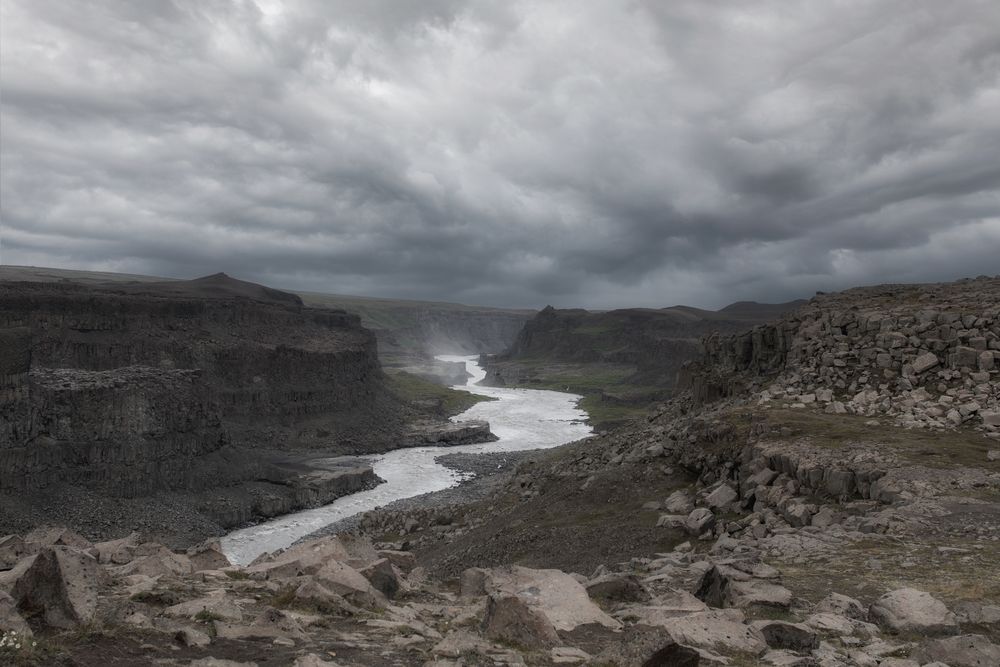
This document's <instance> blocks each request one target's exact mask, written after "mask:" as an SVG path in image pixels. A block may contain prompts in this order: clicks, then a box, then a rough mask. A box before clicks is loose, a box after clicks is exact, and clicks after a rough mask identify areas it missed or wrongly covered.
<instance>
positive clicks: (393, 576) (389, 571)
mask: <svg viewBox="0 0 1000 667" xmlns="http://www.w3.org/2000/svg"><path fill="white" fill-rule="evenodd" d="M360 573H361V576H363V577H364V578H365V579H367V580H368V581H369V583H371V585H372V587H373V588H374V589H375V590H377V591H379V592H380V593H382V595H384V596H386V597H387V598H389V599H390V600H391V599H392V598H394V597H396V594H397V593H399V591H400V589H401V588H402V587H403V586H404V584H403V578H402V575H401V574H400V573H399V571H398V570H397V569H396V567H395V566H394V565H393V564H392V563H391V562H390V561H389V559H388V558H380V559H378V560H376V561H375V562H374V563H371V564H370V565H368V566H367V567H366V568H364V569H362V570H361V571H360Z"/></svg>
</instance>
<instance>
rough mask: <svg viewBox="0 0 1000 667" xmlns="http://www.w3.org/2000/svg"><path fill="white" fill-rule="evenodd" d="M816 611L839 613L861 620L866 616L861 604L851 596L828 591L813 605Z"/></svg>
mask: <svg viewBox="0 0 1000 667" xmlns="http://www.w3.org/2000/svg"><path fill="white" fill-rule="evenodd" d="M813 611H814V612H816V613H828V614H839V615H840V616H846V617H847V618H853V619H855V620H858V621H863V620H865V619H866V618H868V614H867V612H866V611H865V607H864V605H863V604H861V603H860V602H858V601H857V600H855V599H854V598H852V597H848V596H847V595H841V594H840V593H830V594H829V595H827V596H826V597H825V598H823V599H822V600H820V601H819V602H817V603H816V606H815V607H813Z"/></svg>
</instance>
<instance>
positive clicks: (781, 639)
mask: <svg viewBox="0 0 1000 667" xmlns="http://www.w3.org/2000/svg"><path fill="white" fill-rule="evenodd" d="M750 626H751V627H753V628H755V629H756V630H759V631H760V633H761V634H762V635H764V641H766V642H767V645H768V646H770V647H771V648H779V649H781V648H783V649H789V650H792V651H804V652H809V651H812V650H813V649H814V648H817V647H818V646H819V637H818V636H817V635H816V633H815V632H813V631H812V630H811V629H810V628H809V627H807V626H805V625H803V624H801V623H788V622H786V621H754V622H753V623H751V624H750Z"/></svg>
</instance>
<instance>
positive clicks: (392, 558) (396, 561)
mask: <svg viewBox="0 0 1000 667" xmlns="http://www.w3.org/2000/svg"><path fill="white" fill-rule="evenodd" d="M378 556H379V558H388V559H389V562H390V563H392V564H393V565H395V566H396V567H398V568H399V571H400V572H402V573H403V574H406V573H407V572H409V571H410V570H412V569H413V568H415V567H416V566H417V557H416V556H415V555H414V554H413V552H411V551H392V550H389V549H380V550H379V552H378Z"/></svg>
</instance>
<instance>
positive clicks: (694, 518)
mask: <svg viewBox="0 0 1000 667" xmlns="http://www.w3.org/2000/svg"><path fill="white" fill-rule="evenodd" d="M685 527H686V528H687V530H688V532H689V533H691V534H692V535H701V534H702V533H704V532H705V531H707V530H711V529H712V528H714V527H715V514H713V513H712V511H711V510H709V509H706V508H704V507H699V508H697V509H695V510H693V511H692V512H691V513H690V514H688V518H687V521H686V522H685Z"/></svg>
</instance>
